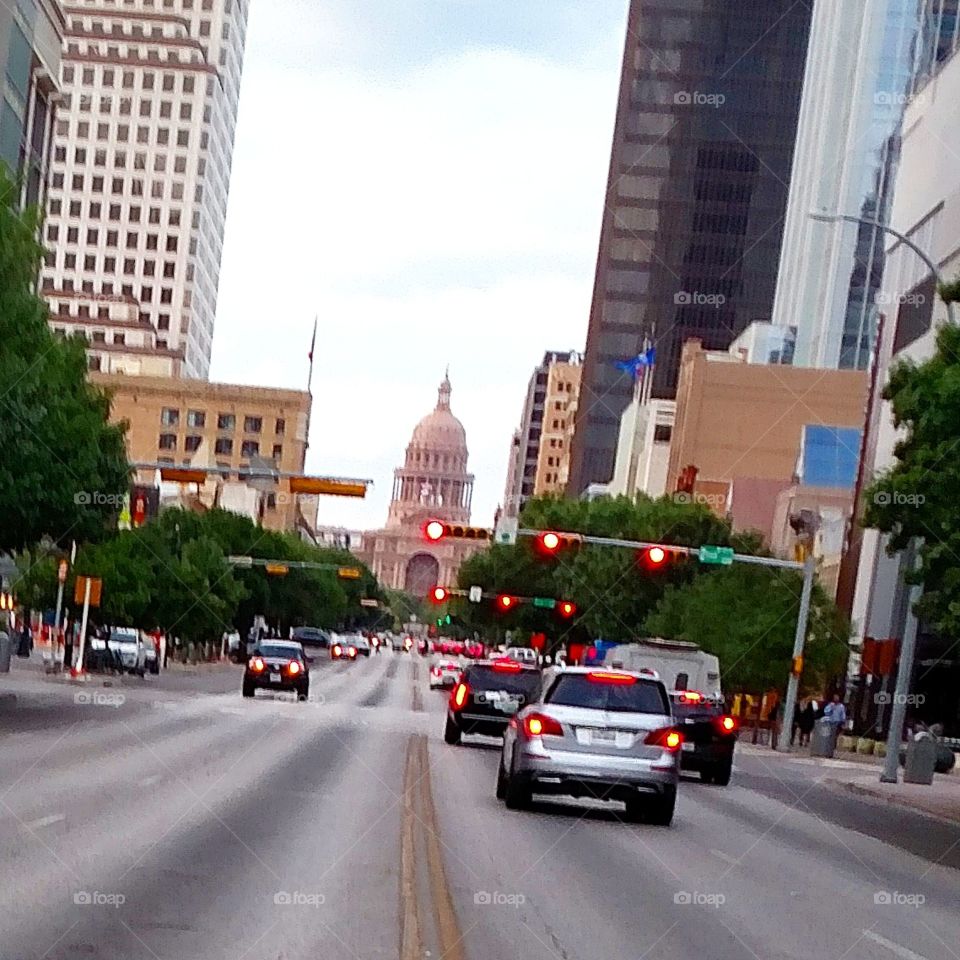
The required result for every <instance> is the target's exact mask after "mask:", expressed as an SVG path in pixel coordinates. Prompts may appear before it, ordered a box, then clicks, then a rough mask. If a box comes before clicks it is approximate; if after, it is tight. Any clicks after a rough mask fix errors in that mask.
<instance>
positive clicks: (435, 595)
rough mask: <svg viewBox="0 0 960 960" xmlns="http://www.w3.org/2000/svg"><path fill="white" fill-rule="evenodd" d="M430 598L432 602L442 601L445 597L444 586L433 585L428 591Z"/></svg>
mask: <svg viewBox="0 0 960 960" xmlns="http://www.w3.org/2000/svg"><path fill="white" fill-rule="evenodd" d="M430 599H431V600H432V601H433V602H434V603H443V601H444V600H446V599H447V591H446V589H445V588H444V587H434V588H433V589H432V590H431V591H430Z"/></svg>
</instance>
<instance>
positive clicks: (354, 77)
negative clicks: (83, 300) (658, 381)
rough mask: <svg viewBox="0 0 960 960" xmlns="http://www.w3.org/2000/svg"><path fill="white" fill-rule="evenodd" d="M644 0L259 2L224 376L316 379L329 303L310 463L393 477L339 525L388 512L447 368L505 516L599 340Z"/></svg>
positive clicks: (222, 317)
mask: <svg viewBox="0 0 960 960" xmlns="http://www.w3.org/2000/svg"><path fill="white" fill-rule="evenodd" d="M627 2H628V0H254V2H253V3H252V5H251V7H252V12H251V19H250V29H249V34H248V40H247V54H246V63H245V67H244V80H243V90H242V95H241V101H240V119H239V124H238V129H237V144H236V152H235V154H234V164H233V179H232V188H231V197H230V208H229V216H228V221H227V236H226V244H225V249H224V263H223V272H222V276H221V285H220V301H219V308H218V313H217V325H216V333H215V337H214V345H213V369H212V372H211V377H212V378H213V379H215V380H222V381H229V382H235V383H251V384H262V385H267V386H280V387H294V388H301V389H302V388H304V387H305V385H306V380H307V366H308V363H307V353H308V349H309V342H310V333H311V329H312V325H313V318H314V316H315V315H316V316H317V317H319V330H318V333H317V347H316V354H315V359H316V367H315V371H314V381H313V390H314V406H313V423H312V430H311V438H310V439H311V446H310V451H309V454H308V457H307V468H308V470H309V471H311V472H316V473H324V474H335V475H340V476H358V477H368V478H370V479H372V480H374V482H375V487H374V489H373V491H372V494H371V495H370V496H369V497H368V498H367V500H366V501H362V502H354V501H346V500H340V499H333V498H323V499H322V502H321V508H320V522H321V523H323V524H342V525H344V526H348V527H361V528H374V527H378V526H381V525H382V524H383V523H384V521H385V520H386V513H387V504H388V501H389V497H390V492H391V486H392V472H393V469H394V468H395V467H396V466H399V465H400V464H401V463H402V460H403V453H404V449H405V447H406V445H407V443H408V442H409V439H410V434H411V432H412V430H413V427H414V425H415V424H416V422H417V421H418V420H419V419H420V418H421V417H422V416H423V415H424V414H426V413H427V412H429V411H430V410H431V409H432V408H433V406H434V404H435V402H436V390H437V386H438V384H439V382H440V380H441V379H442V377H443V371H444V367H445V366H446V364H447V363H449V364H450V379H451V381H452V383H453V399H452V407H453V411H454V413H455V414H456V415H457V416H458V417H459V418H460V419H461V420H462V421H463V424H464V426H465V427H466V431H467V442H468V445H469V448H470V469H471V470H472V471H473V472H474V473H475V474H476V477H477V483H476V491H475V495H474V511H473V514H474V516H473V518H474V521H475V522H478V523H483V524H487V523H490V522H491V521H492V518H493V511H494V509H495V508H496V505H497V503H498V502H499V501H500V499H501V497H502V495H503V487H504V481H505V475H506V460H507V451H508V447H509V442H510V436H511V433H512V431H513V430H514V429H515V427H516V426H517V425H518V421H519V417H520V412H521V406H522V403H523V398H524V392H525V389H526V383H527V380H528V378H529V376H530V373H531V371H532V369H533V367H534V366H535V365H536V363H538V362H539V360H540V358H541V356H542V354H543V352H544V351H545V350H569V349H582V348H583V346H584V341H585V338H586V329H587V319H588V315H589V304H590V296H591V292H592V283H593V272H594V266H595V260H596V251H597V243H598V240H599V230H600V217H601V212H602V203H603V196H604V190H605V185H606V174H607V165H608V162H609V151H610V139H611V134H612V130H613V120H614V113H615V108H616V96H617V85H618V79H619V69H620V60H621V56H622V49H623V34H624V29H625V23H626V8H627Z"/></svg>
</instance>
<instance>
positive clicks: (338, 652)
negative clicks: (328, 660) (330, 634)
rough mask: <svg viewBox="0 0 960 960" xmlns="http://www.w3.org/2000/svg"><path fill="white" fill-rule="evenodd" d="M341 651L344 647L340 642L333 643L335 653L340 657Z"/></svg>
mask: <svg viewBox="0 0 960 960" xmlns="http://www.w3.org/2000/svg"><path fill="white" fill-rule="evenodd" d="M341 653H343V647H341V646H340V644H339V643H335V644H334V645H333V655H334V656H335V657H339V656H340V654H341Z"/></svg>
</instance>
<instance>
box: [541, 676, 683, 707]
mask: <svg viewBox="0 0 960 960" xmlns="http://www.w3.org/2000/svg"><path fill="white" fill-rule="evenodd" d="M545 699H546V702H547V703H555V704H557V705H558V706H565V707H586V708H587V709H590V710H607V711H610V712H613V713H662V714H669V713H670V705H669V703H668V701H667V698H666V696H665V694H664V692H663V688H662V687H661V686H660V684H659V683H655V682H654V681H651V680H635V681H634V682H633V683H622V682H611V681H609V680H595V679H592V678H591V677H590V675H589V674H584V673H572V674H571V673H565V674H562V675H561V676H559V677H557V679H556V681H555V682H554V684H553V686H552V687H551V688H550V690H549V691H548V693H547V696H546V698H545Z"/></svg>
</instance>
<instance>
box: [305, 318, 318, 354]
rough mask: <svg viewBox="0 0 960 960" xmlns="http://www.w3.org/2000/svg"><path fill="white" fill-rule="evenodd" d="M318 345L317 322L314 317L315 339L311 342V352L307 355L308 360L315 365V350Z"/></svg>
mask: <svg viewBox="0 0 960 960" xmlns="http://www.w3.org/2000/svg"><path fill="white" fill-rule="evenodd" d="M316 345H317V320H316V317H314V320H313V337H312V338H311V340H310V352H309V353H308V354H307V358H308V359H309V360H310V362H311V363H313V348H314V347H315V346H316Z"/></svg>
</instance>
